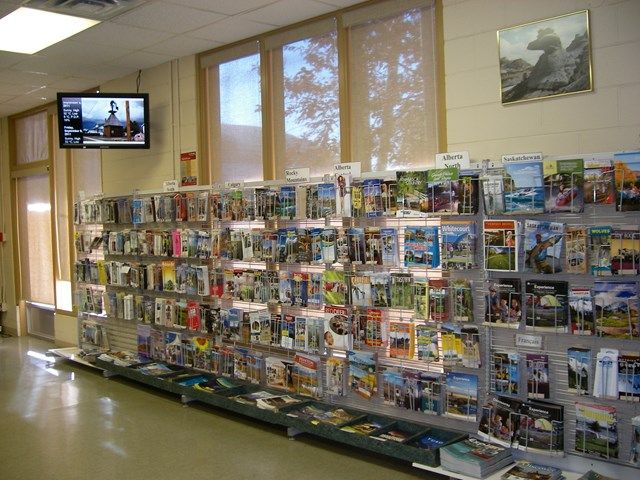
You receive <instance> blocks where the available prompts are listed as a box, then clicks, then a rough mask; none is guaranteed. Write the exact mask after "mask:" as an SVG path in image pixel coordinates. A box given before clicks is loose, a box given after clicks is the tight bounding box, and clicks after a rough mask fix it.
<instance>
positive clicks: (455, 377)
mask: <svg viewBox="0 0 640 480" xmlns="http://www.w3.org/2000/svg"><path fill="white" fill-rule="evenodd" d="M445 389H446V407H445V415H447V416H451V417H456V418H462V419H464V420H470V421H475V419H476V414H477V413H478V376H477V375H471V374H467V373H454V372H448V373H447V374H446V380H445Z"/></svg>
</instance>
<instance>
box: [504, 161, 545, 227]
mask: <svg viewBox="0 0 640 480" xmlns="http://www.w3.org/2000/svg"><path fill="white" fill-rule="evenodd" d="M504 173H505V177H504V192H505V193H504V203H505V213H506V214H511V215H514V214H517V215H522V214H535V213H544V181H543V180H544V179H543V171H542V162H539V161H532V162H529V161H524V162H519V161H518V162H507V163H505V164H504Z"/></svg>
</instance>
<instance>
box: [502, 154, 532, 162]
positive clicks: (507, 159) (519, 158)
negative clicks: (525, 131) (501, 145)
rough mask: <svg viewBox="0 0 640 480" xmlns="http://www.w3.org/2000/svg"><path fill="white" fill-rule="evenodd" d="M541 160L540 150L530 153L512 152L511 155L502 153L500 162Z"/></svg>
mask: <svg viewBox="0 0 640 480" xmlns="http://www.w3.org/2000/svg"><path fill="white" fill-rule="evenodd" d="M525 161H526V162H541V161H542V152H531V153H512V154H511V155H503V156H502V163H508V162H525Z"/></svg>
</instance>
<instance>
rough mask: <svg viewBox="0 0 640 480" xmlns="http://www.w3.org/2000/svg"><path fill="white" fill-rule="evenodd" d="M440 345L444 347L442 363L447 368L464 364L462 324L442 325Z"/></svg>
mask: <svg viewBox="0 0 640 480" xmlns="http://www.w3.org/2000/svg"><path fill="white" fill-rule="evenodd" d="M440 344H441V347H442V362H443V364H444V365H445V366H447V367H451V366H455V365H461V364H462V356H463V355H464V346H463V343H462V327H461V326H460V324H458V323H443V324H441V325H440Z"/></svg>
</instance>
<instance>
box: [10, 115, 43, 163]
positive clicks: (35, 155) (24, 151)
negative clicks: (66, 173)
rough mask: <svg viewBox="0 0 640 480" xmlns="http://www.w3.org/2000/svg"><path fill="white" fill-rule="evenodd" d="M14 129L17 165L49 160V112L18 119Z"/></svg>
mask: <svg viewBox="0 0 640 480" xmlns="http://www.w3.org/2000/svg"><path fill="white" fill-rule="evenodd" d="M13 128H14V131H15V135H14V138H15V142H16V143H15V151H16V158H15V163H16V164H17V165H25V164H28V163H33V162H38V161H40V160H47V159H48V158H49V130H48V128H47V112H39V113H36V114H33V115H29V116H26V117H21V118H17V119H16V120H15V122H14V127H13Z"/></svg>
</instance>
